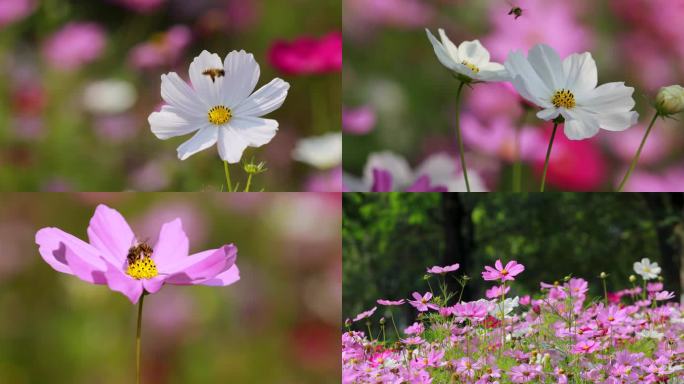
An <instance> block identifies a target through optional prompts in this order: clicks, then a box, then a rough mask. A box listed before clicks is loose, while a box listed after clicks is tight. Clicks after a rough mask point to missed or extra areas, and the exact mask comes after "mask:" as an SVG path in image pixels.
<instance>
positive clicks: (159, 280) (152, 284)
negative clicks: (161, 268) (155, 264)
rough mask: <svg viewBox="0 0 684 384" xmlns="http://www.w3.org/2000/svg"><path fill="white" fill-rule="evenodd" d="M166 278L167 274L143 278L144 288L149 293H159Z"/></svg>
mask: <svg viewBox="0 0 684 384" xmlns="http://www.w3.org/2000/svg"><path fill="white" fill-rule="evenodd" d="M165 280H166V276H162V275H157V276H155V277H153V278H151V279H144V280H142V283H143V288H145V290H146V291H147V292H149V293H157V292H158V291H159V290H160V289H161V287H162V285H164V281H165Z"/></svg>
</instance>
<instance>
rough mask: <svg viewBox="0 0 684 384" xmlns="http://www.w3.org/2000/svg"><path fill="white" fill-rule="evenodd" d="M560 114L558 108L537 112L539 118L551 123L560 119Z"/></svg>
mask: <svg viewBox="0 0 684 384" xmlns="http://www.w3.org/2000/svg"><path fill="white" fill-rule="evenodd" d="M559 113H560V111H559V110H558V108H546V109H542V110H541V111H539V112H537V117H538V118H540V119H542V120H546V121H549V120H551V119H555V118H556V117H558V115H559Z"/></svg>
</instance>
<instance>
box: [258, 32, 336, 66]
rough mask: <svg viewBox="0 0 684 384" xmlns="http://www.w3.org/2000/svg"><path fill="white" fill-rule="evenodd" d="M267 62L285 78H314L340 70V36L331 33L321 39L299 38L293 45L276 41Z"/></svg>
mask: <svg viewBox="0 0 684 384" xmlns="http://www.w3.org/2000/svg"><path fill="white" fill-rule="evenodd" d="M269 60H270V62H271V65H273V66H274V67H275V68H276V69H277V70H279V71H280V72H282V73H285V74H288V75H315V74H323V73H329V72H339V71H341V70H342V34H341V33H339V32H332V33H329V34H328V35H326V36H323V37H321V38H320V39H315V38H310V37H300V38H298V39H296V40H294V41H292V42H288V41H276V42H275V43H274V44H273V45H272V46H271V49H270V51H269Z"/></svg>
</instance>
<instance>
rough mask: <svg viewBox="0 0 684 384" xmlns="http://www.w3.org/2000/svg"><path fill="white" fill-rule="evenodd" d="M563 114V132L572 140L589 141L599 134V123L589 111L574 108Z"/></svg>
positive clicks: (562, 112)
mask: <svg viewBox="0 0 684 384" xmlns="http://www.w3.org/2000/svg"><path fill="white" fill-rule="evenodd" d="M561 114H563V115H564V117H565V123H564V127H563V132H565V136H567V138H568V139H570V140H583V139H588V138H590V137H592V136H594V135H596V134H597V133H598V132H599V121H598V120H597V119H596V117H595V116H594V115H592V113H591V112H589V111H585V110H582V109H580V108H573V109H572V110H563V111H561Z"/></svg>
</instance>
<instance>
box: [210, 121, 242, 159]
mask: <svg viewBox="0 0 684 384" xmlns="http://www.w3.org/2000/svg"><path fill="white" fill-rule="evenodd" d="M216 146H217V147H218V151H219V156H221V159H222V160H223V161H227V162H228V163H229V164H235V163H237V162H239V161H240V159H241V158H242V153H243V152H244V151H245V149H246V148H247V147H248V146H249V141H248V139H247V138H245V137H243V135H242V133H241V132H240V131H238V130H236V129H234V128H232V127H230V126H228V127H223V128H221V130H220V131H219V137H218V142H217V143H216Z"/></svg>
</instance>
